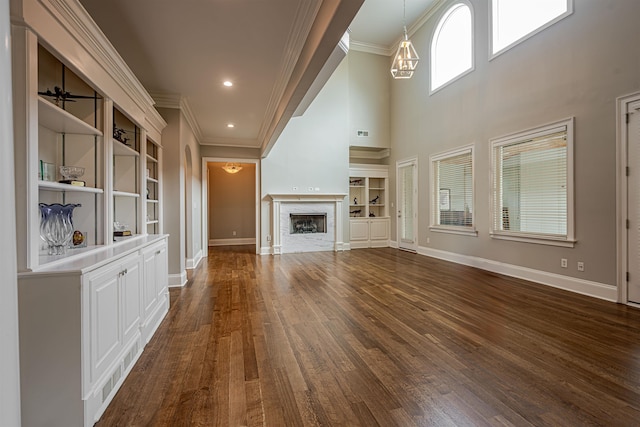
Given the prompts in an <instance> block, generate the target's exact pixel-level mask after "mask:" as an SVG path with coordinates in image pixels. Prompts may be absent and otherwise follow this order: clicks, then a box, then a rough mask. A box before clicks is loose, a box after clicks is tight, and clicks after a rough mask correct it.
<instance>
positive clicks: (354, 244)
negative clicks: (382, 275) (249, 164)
mask: <svg viewBox="0 0 640 427" xmlns="http://www.w3.org/2000/svg"><path fill="white" fill-rule="evenodd" d="M388 186H389V171H388V167H387V166H382V165H365V164H362V165H361V164H352V165H350V167H349V241H350V245H351V248H352V249H355V248H369V247H386V246H389V236H390V223H391V219H390V217H389V210H388V207H387V203H388V200H387V197H388V194H389V191H388Z"/></svg>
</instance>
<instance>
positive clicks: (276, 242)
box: [268, 193, 347, 255]
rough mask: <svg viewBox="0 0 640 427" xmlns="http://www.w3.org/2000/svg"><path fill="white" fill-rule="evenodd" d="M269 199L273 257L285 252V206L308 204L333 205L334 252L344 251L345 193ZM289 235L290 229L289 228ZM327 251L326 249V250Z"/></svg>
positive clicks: (306, 194)
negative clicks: (282, 213)
mask: <svg viewBox="0 0 640 427" xmlns="http://www.w3.org/2000/svg"><path fill="white" fill-rule="evenodd" d="M268 196H269V198H270V199H271V201H272V203H271V232H272V235H273V242H272V243H273V246H272V248H271V253H272V254H273V255H279V254H281V253H282V252H283V250H282V240H283V239H282V233H283V227H282V226H281V216H280V212H281V210H282V205H283V204H289V203H291V204H294V203H295V204H306V203H310V204H313V203H330V204H332V205H333V209H334V211H333V216H334V218H335V226H334V227H333V228H334V233H333V250H334V251H342V250H344V248H343V246H344V242H343V232H342V230H343V226H342V223H343V218H342V217H343V216H344V215H343V213H342V210H343V209H342V203H343V201H344V199H345V197H347V194H345V193H331V194H327V193H322V194H319V193H302V194H269V195H268ZM287 233H288V227H287ZM324 250H326V249H324Z"/></svg>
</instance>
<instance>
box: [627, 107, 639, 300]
mask: <svg viewBox="0 0 640 427" xmlns="http://www.w3.org/2000/svg"><path fill="white" fill-rule="evenodd" d="M627 112H628V116H627V117H628V121H627V165H628V166H629V169H628V171H629V172H628V174H627V218H628V227H627V271H628V272H629V276H628V277H629V281H628V283H627V298H628V300H629V302H634V303H639V304H640V102H635V103H633V104H630V105H629V107H628V111H627Z"/></svg>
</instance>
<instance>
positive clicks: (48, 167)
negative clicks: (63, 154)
mask: <svg viewBox="0 0 640 427" xmlns="http://www.w3.org/2000/svg"><path fill="white" fill-rule="evenodd" d="M39 175H40V176H39V178H40V179H41V180H43V181H51V182H53V181H56V165H54V164H53V163H47V162H44V161H42V160H40V174H39Z"/></svg>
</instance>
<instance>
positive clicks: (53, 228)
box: [39, 203, 81, 255]
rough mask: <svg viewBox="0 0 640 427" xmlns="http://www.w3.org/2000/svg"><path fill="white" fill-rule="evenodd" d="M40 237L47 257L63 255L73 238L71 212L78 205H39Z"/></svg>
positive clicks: (78, 205)
mask: <svg viewBox="0 0 640 427" xmlns="http://www.w3.org/2000/svg"><path fill="white" fill-rule="evenodd" d="M39 206H40V237H41V238H42V240H44V241H45V242H46V243H47V246H48V252H49V255H63V254H65V253H66V251H67V247H68V246H69V242H71V238H72V237H73V210H74V209H75V208H77V207H80V206H81V205H80V204H77V203H74V204H66V205H62V204H60V203H53V204H50V205H48V204H45V203H40V204H39Z"/></svg>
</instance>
